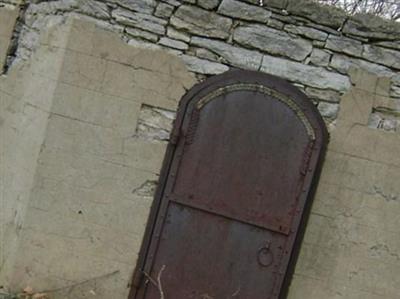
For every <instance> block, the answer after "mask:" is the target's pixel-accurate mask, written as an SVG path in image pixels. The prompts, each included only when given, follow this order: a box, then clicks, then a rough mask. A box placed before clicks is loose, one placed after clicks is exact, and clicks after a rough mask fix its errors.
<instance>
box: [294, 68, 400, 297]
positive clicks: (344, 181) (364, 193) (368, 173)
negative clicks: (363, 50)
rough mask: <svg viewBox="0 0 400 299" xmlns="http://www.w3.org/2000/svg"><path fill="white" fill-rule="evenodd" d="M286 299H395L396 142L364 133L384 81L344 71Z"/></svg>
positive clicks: (399, 262)
mask: <svg viewBox="0 0 400 299" xmlns="http://www.w3.org/2000/svg"><path fill="white" fill-rule="evenodd" d="M351 73H352V81H353V82H354V83H355V86H354V87H353V88H352V89H351V90H350V91H349V92H347V93H346V94H345V95H344V96H343V98H342V102H341V103H342V105H341V110H340V112H339V115H338V119H337V127H336V128H335V129H334V130H332V132H331V140H330V144H329V148H328V152H327V156H326V161H325V164H324V167H323V170H322V174H321V179H320V183H319V186H318V190H317V194H316V198H315V201H314V205H313V208H312V212H311V217H310V220H309V224H308V226H307V231H306V234H305V237H304V243H303V245H302V248H301V253H300V257H299V260H298V264H297V267H296V270H295V274H294V279H293V281H292V284H291V287H290V292H289V297H288V298H290V299H303V298H312V299H314V298H315V299H317V298H328V299H331V298H332V299H333V298H351V299H356V298H367V299H381V298H382V299H383V298H385V299H395V298H398V294H399V293H400V288H399V285H400V284H399V277H400V276H399V273H400V240H399V238H398V236H399V233H400V228H399V227H400V216H399V215H400V187H399V184H398V182H399V180H400V157H399V155H398V151H399V149H400V138H399V135H397V134H394V133H389V132H383V131H379V130H375V129H371V128H368V127H367V123H368V117H369V115H370V113H371V111H372V108H373V106H374V105H375V104H374V103H375V102H376V101H379V97H380V96H381V94H382V92H386V94H388V91H389V90H388V84H387V83H385V81H387V80H383V79H379V80H378V78H377V77H376V76H375V75H372V74H369V73H366V72H363V71H356V70H354V69H352V71H351Z"/></svg>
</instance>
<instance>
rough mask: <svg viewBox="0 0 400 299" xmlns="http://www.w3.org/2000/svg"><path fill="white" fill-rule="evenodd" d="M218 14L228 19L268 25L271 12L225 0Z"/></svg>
mask: <svg viewBox="0 0 400 299" xmlns="http://www.w3.org/2000/svg"><path fill="white" fill-rule="evenodd" d="M218 13H220V14H222V15H226V16H228V17H233V18H238V19H243V20H248V21H255V22H261V23H264V24H266V23H267V22H268V20H269V18H270V16H271V14H272V13H271V12H270V11H268V10H266V9H265V8H263V7H259V6H254V5H248V4H246V3H243V2H240V1H237V0H223V1H222V3H221V5H220V6H219V7H218Z"/></svg>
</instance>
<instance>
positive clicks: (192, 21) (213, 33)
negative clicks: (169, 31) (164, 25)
mask: <svg viewBox="0 0 400 299" xmlns="http://www.w3.org/2000/svg"><path fill="white" fill-rule="evenodd" d="M170 22H171V24H172V26H174V27H176V28H177V29H183V30H186V31H188V32H190V33H194V34H198V35H202V36H207V37H216V38H222V39H224V38H227V37H228V36H229V30H230V28H231V26H232V20H231V19H229V18H226V17H222V16H219V15H217V14H216V13H214V12H210V11H206V10H203V9H201V8H198V7H195V6H187V5H182V6H180V7H179V8H178V9H177V11H176V12H175V14H174V15H173V17H172V18H171V20H170Z"/></svg>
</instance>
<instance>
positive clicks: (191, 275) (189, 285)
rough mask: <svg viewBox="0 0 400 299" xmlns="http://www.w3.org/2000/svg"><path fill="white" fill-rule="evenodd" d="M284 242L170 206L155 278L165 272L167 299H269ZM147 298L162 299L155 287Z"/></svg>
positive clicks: (259, 231)
mask: <svg viewBox="0 0 400 299" xmlns="http://www.w3.org/2000/svg"><path fill="white" fill-rule="evenodd" d="M284 242H285V237H284V236H282V235H280V234H276V233H273V232H270V231H268V230H265V229H261V228H258V227H255V226H253V225H248V224H244V223H240V222H236V221H231V220H230V219H227V218H224V217H219V216H218V215H215V214H210V213H207V212H203V211H200V210H197V209H192V208H189V207H185V206H182V205H180V204H177V203H171V205H170V207H169V209H168V214H167V218H166V221H165V226H164V228H163V233H162V235H161V239H160V243H159V249H158V252H159V253H158V254H157V257H156V259H155V261H154V266H153V270H152V272H151V277H154V278H156V277H157V276H158V274H159V272H160V271H161V269H163V268H164V270H163V271H162V275H161V279H160V281H161V285H162V287H163V292H164V295H165V298H187V299H189V298H193V299H195V298H196V299H199V298H209V299H211V298H214V299H217V298H242V299H250V298H259V297H258V296H259V294H264V295H265V298H268V296H270V295H272V292H273V281H274V278H275V273H274V272H275V271H276V269H277V264H278V262H279V261H280V255H282V254H283V247H284ZM205 278H206V279H205ZM268 282H271V283H268ZM227 295H230V296H227ZM146 298H149V299H150V298H151V299H159V298H160V293H159V290H158V289H157V287H156V286H154V284H151V283H150V284H148V290H147V293H146Z"/></svg>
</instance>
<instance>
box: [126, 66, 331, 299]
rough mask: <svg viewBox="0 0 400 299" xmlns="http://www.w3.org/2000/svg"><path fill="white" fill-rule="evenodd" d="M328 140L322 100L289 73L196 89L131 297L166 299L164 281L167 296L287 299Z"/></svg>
mask: <svg viewBox="0 0 400 299" xmlns="http://www.w3.org/2000/svg"><path fill="white" fill-rule="evenodd" d="M327 142H328V134H327V130H326V127H325V125H324V122H323V120H322V118H321V116H320V115H319V113H318V111H317V109H316V108H315V106H314V105H313V104H312V102H311V101H310V100H308V99H307V97H306V96H305V95H304V94H303V93H301V92H300V91H299V90H298V89H297V88H295V87H294V86H292V85H291V84H289V83H288V82H286V81H285V80H283V79H280V78H277V77H274V76H271V75H267V74H264V73H260V72H254V71H242V70H234V71H229V72H226V73H224V74H222V75H218V76H214V77H212V78H210V79H208V80H206V81H205V82H203V83H201V84H198V85H196V86H195V87H193V88H192V89H191V90H190V91H189V92H188V93H187V94H186V95H185V96H184V97H183V99H182V100H181V102H180V106H179V110H178V114H177V118H176V121H175V124H174V128H173V132H172V134H171V140H170V143H169V146H168V149H167V152H166V155H165V159H164V164H163V168H162V172H161V176H160V182H159V186H158V189H157V192H156V196H155V201H154V203H153V207H152V211H151V214H150V217H149V220H148V225H147V229H146V234H145V237H144V240H143V244H142V248H141V253H140V257H139V260H138V264H137V268H136V271H135V277H134V280H133V287H132V289H131V294H130V298H132V299H133V298H146V299H155V298H160V294H159V291H160V290H159V289H158V288H157V285H156V283H154V282H156V281H157V279H156V278H157V277H158V278H160V281H161V284H162V291H163V293H164V296H165V298H167V299H168V298H174V299H186V298H194V299H195V298H196V299H197V298H198V299H200V298H218V299H220V298H230V297H233V298H243V299H260V298H265V299H274V298H284V296H285V294H286V290H287V287H288V284H289V282H290V277H291V273H292V270H293V267H294V264H295V260H296V257H297V253H298V249H299V246H300V242H301V236H302V232H303V230H304V226H305V223H306V219H307V215H308V209H309V208H310V204H311V200H312V196H313V193H314V190H315V186H316V183H317V180H318V175H319V171H320V168H321V164H322V160H323V156H324V152H325V148H326V144H327ZM160 276H162V277H160ZM151 277H152V278H154V279H153V282H150V283H149V280H150V281H151V280H152V279H150V278H151ZM146 282H147V283H146Z"/></svg>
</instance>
